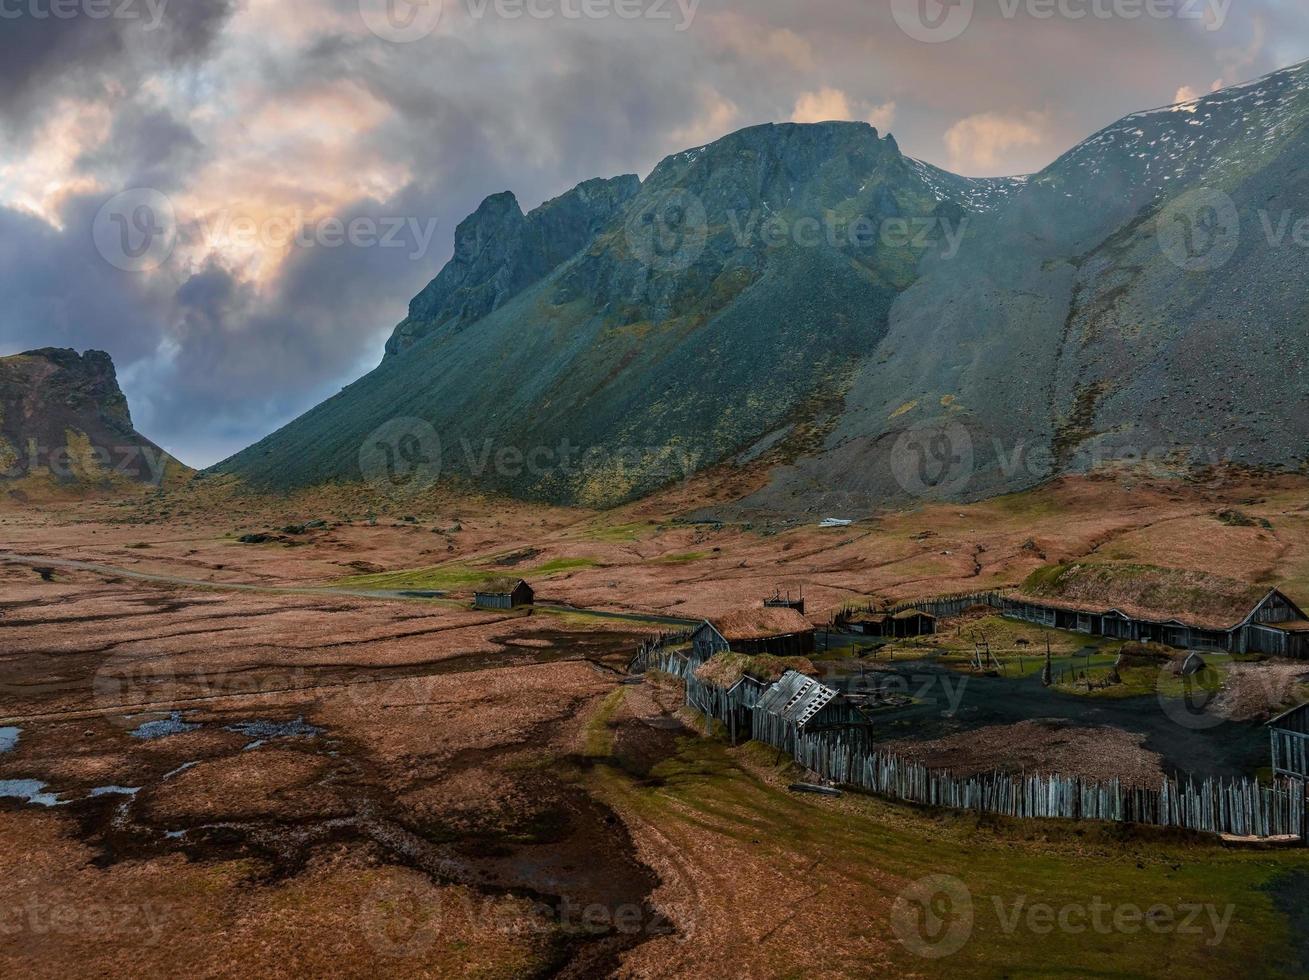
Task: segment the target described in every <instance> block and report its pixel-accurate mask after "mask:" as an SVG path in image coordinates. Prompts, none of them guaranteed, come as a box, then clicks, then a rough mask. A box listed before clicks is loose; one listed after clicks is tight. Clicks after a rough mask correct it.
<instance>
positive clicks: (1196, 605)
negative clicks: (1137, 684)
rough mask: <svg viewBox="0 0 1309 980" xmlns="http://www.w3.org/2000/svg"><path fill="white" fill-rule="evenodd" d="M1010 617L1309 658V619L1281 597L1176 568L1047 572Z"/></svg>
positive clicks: (1126, 636)
mask: <svg viewBox="0 0 1309 980" xmlns="http://www.w3.org/2000/svg"><path fill="white" fill-rule="evenodd" d="M1004 615H1006V616H1008V617H1010V618H1013V619H1021V620H1024V621H1026V622H1029V623H1039V624H1040V625H1042V626H1051V627H1054V628H1055V629H1062V630H1070V631H1072V632H1076V633H1088V634H1090V635H1092V636H1107V637H1111V638H1114V639H1120V640H1138V641H1140V642H1143V643H1162V644H1164V645H1166V646H1172V647H1180V648H1182V649H1189V650H1214V651H1223V652H1227V653H1266V654H1273V655H1277V656H1284V657H1299V658H1305V657H1309V617H1306V615H1305V613H1304V611H1303V610H1301V609H1300V607H1299V606H1297V605H1296V604H1295V603H1294V602H1292V601H1291V599H1289V598H1288V597H1287V596H1286V595H1284V594H1283V593H1282V592H1280V591H1278V590H1277V589H1268V588H1267V587H1265V586H1252V585H1250V584H1248V583H1246V582H1240V581H1237V580H1235V579H1229V578H1224V577H1222V576H1219V575H1211V574H1209V573H1207V572H1191V571H1185V570H1182V569H1173V568H1154V567H1151V566H1143V565H1110V564H1104V565H1101V564H1089V563H1088V564H1077V565H1064V566H1056V567H1055V568H1052V569H1043V570H1041V571H1039V572H1037V573H1036V574H1035V575H1033V576H1032V577H1031V578H1029V579H1028V580H1027V582H1026V583H1024V585H1023V587H1022V588H1021V589H1019V591H1018V592H1016V593H1015V594H1013V595H1010V596H1007V597H1006V598H1005V607H1004Z"/></svg>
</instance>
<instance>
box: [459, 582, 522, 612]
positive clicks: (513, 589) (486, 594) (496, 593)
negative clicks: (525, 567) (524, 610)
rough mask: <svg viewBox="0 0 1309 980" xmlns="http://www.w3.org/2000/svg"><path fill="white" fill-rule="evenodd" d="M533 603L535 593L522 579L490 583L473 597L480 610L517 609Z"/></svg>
mask: <svg viewBox="0 0 1309 980" xmlns="http://www.w3.org/2000/svg"><path fill="white" fill-rule="evenodd" d="M535 601H536V593H535V592H534V591H533V590H532V587H531V586H530V585H528V584H527V583H526V582H524V581H523V580H522V579H503V580H501V581H497V582H490V583H488V584H487V585H486V586H484V587H483V588H482V590H481V591H479V592H477V593H476V594H475V596H474V602H475V603H476V605H477V606H478V607H480V608H482V609H518V608H520V607H522V606H530V605H531V604H532V603H534V602H535Z"/></svg>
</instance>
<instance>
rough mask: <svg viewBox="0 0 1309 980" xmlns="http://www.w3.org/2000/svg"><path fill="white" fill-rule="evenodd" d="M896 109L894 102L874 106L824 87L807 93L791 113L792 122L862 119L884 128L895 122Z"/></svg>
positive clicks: (834, 89)
mask: <svg viewBox="0 0 1309 980" xmlns="http://www.w3.org/2000/svg"><path fill="white" fill-rule="evenodd" d="M895 112H896V105H895V102H894V101H888V102H884V103H882V104H881V105H873V104H871V103H868V102H857V101H852V100H851V99H850V97H849V96H848V95H846V94H845V93H844V92H842V91H841V90H840V89H837V88H822V89H819V90H818V91H816V92H805V93H804V94H803V95H801V96H800V98H798V99H797V100H796V103H795V110H794V111H793V112H792V113H791V122H795V123H817V122H831V121H833V120H838V121H839V120H859V121H862V122H866V123H868V124H869V125H871V126H875V127H877V128H878V129H879V130H883V131H885V130H886V129H889V128H890V126H891V124H892V123H894V122H895Z"/></svg>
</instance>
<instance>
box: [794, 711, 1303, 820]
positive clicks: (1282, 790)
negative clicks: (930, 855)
mask: <svg viewBox="0 0 1309 980" xmlns="http://www.w3.org/2000/svg"><path fill="white" fill-rule="evenodd" d="M793 755H794V757H795V760H796V762H797V763H799V764H800V765H802V766H804V767H805V768H806V769H809V770H811V771H812V772H815V773H817V774H818V775H819V776H821V777H822V778H824V779H829V780H831V781H832V782H836V783H843V784H846V785H849V786H856V787H858V788H860V789H864V790H867V791H868V792H871V793H875V794H877V795H878V796H884V797H887V798H890V799H895V800H903V801H905V802H909V803H919V804H923V805H926V806H940V807H949V808H952V809H956V810H971V811H977V812H983V813H997V814H1002V815H1004V816H1009V817H1023V818H1036V819H1042V818H1045V819H1064V820H1101V821H1109V822H1115V823H1137V824H1148V825H1151V826H1155V827H1178V828H1182V829H1185V830H1194V831H1200V832H1203V833H1210V834H1230V835H1233V836H1236V837H1260V838H1265V837H1301V836H1303V832H1304V826H1303V822H1304V810H1305V804H1304V795H1303V790H1302V789H1300V786H1299V784H1298V783H1296V782H1294V781H1292V780H1279V781H1277V782H1276V783H1275V784H1274V785H1272V786H1262V785H1260V784H1259V783H1258V782H1256V781H1255V780H1251V779H1231V780H1224V779H1205V780H1202V781H1200V782H1196V781H1194V780H1189V779H1188V780H1186V781H1185V782H1182V781H1179V780H1176V779H1171V778H1165V779H1164V780H1163V783H1162V786H1161V787H1160V789H1158V790H1154V789H1145V788H1140V787H1125V786H1123V785H1122V784H1121V783H1120V782H1119V781H1118V780H1111V781H1110V782H1107V783H1100V782H1094V781H1089V780H1084V779H1081V778H1080V777H1076V776H1060V775H1055V774H1052V775H1028V774H1022V775H1015V774H1011V773H998V772H997V773H985V774H979V775H975V776H956V775H955V774H953V773H950V772H947V771H943V770H933V769H929V768H927V766H925V765H923V764H921V763H916V762H910V761H908V760H906V759H903V758H900V757H898V756H895V755H891V754H889V753H886V752H878V751H876V750H870V749H868V748H867V747H865V746H864V745H863V744H862V743H861V741H860V739H859V737H858V736H855V737H853V738H845V737H842V736H833V735H822V736H813V735H800V736H798V737H797V738H796V739H795V740H794V751H793Z"/></svg>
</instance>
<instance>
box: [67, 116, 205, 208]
mask: <svg viewBox="0 0 1309 980" xmlns="http://www.w3.org/2000/svg"><path fill="white" fill-rule="evenodd" d="M202 151H203V146H202V145H201V143H200V140H199V139H198V138H197V137H196V135H195V133H194V131H193V130H192V129H191V127H190V126H188V125H187V124H186V123H184V122H182V121H180V120H178V119H177V118H176V117H175V116H174V115H173V114H172V113H171V112H169V111H168V110H166V109H159V108H154V107H143V106H138V105H128V106H126V107H124V108H123V110H122V111H120V112H119V113H118V114H117V115H115V116H114V120H113V126H112V129H111V130H110V133H109V138H108V139H107V140H106V141H105V142H104V143H102V144H101V145H99V146H97V147H95V148H94V149H92V150H89V151H87V152H86V153H84V154H83V155H82V156H81V157H80V158H79V159H78V161H77V166H78V169H80V170H86V171H91V172H94V171H97V170H103V169H111V170H113V171H115V172H118V173H121V174H122V175H123V178H122V182H123V185H124V186H127V187H154V188H156V189H158V190H161V191H171V190H173V189H175V188H177V187H179V186H181V185H183V184H184V183H185V182H186V179H187V173H188V172H189V171H190V170H191V169H192V168H193V167H194V165H195V163H196V161H197V159H198V158H199V156H200V154H201V152H202Z"/></svg>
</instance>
